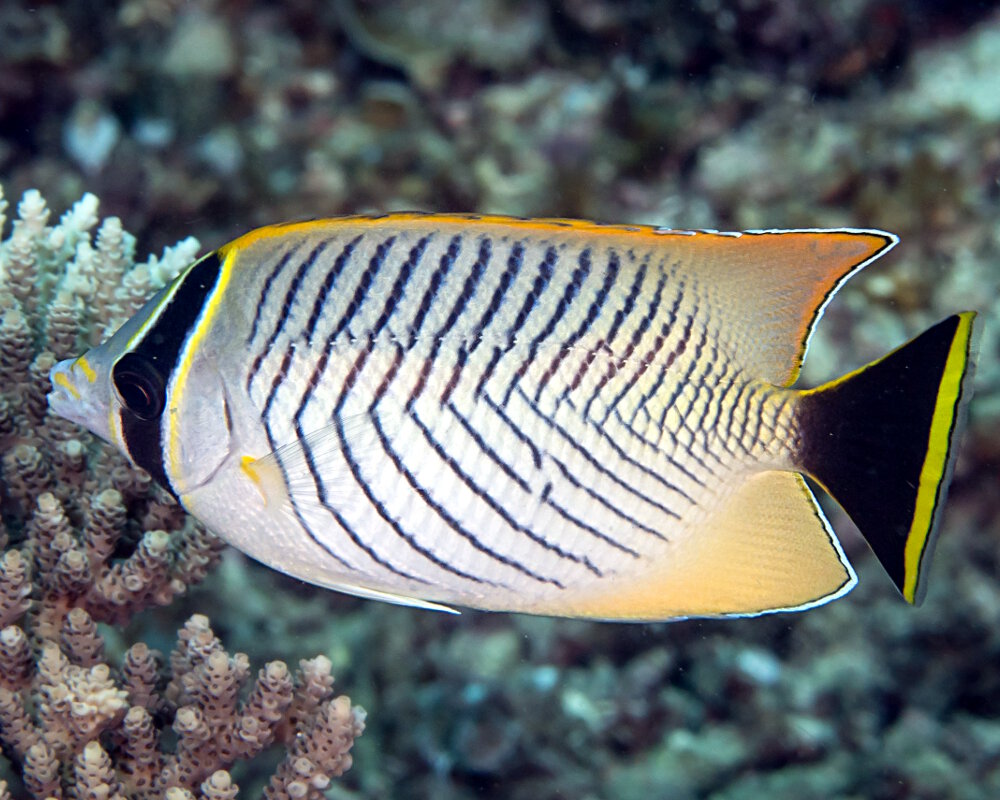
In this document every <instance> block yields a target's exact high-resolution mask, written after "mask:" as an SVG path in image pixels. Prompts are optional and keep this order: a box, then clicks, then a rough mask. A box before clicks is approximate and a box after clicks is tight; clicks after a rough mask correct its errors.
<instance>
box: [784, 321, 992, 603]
mask: <svg viewBox="0 0 1000 800" xmlns="http://www.w3.org/2000/svg"><path fill="white" fill-rule="evenodd" d="M975 316H976V315H975V312H972V311H967V312H965V313H962V314H956V315H954V316H951V317H948V319H945V320H943V321H941V322H939V323H938V324H937V325H935V326H933V327H932V328H929V329H928V330H926V331H924V332H923V333H922V334H920V336H918V337H917V338H915V339H913V340H912V341H910V342H907V343H906V344H904V345H903V346H902V347H900V348H898V349H897V350H894V351H893V352H891V353H889V355H887V356H885V357H884V358H881V359H879V360H878V361H875V362H873V363H871V364H869V365H867V366H865V367H862V368H861V369H859V370H856V371H855V372H852V373H850V374H849V375H846V376H844V377H843V378H839V379H837V380H835V381H832V382H830V383H828V384H826V385H824V386H820V387H818V388H816V389H812V390H809V391H806V392H803V395H802V404H801V407H800V412H799V421H800V428H799V430H800V432H801V434H800V440H799V449H798V454H797V456H798V462H799V465H800V466H801V468H802V469H803V471H805V472H806V473H807V474H808V475H810V476H811V477H813V478H815V479H816V480H817V481H818V482H819V483H820V484H821V485H822V486H823V488H824V489H826V490H827V491H828V492H829V493H830V494H831V495H832V496H833V498H834V499H835V500H836V501H837V502H838V503H840V505H841V506H842V507H843V508H844V510H845V511H846V512H847V513H848V514H849V515H850V517H851V519H852V520H854V522H855V524H856V525H857V526H858V528H859V529H860V530H861V533H862V534H863V535H864V537H865V538H866V539H867V540H868V544H869V545H870V546H871V548H872V550H873V551H874V552H875V555H876V556H878V559H879V561H881V562H882V566H883V567H884V568H885V570H886V572H888V573H889V575H890V577H891V578H892V579H893V581H895V583H896V586H897V587H898V588H899V591H900V592H902V594H903V597H904V598H906V600H907V601H908V602H910V603H914V604H919V603H920V602H921V600H922V599H923V595H924V592H925V590H926V581H925V577H926V573H927V569H928V566H929V564H930V561H931V555H932V554H933V551H934V544H935V538H936V533H937V531H936V528H937V523H938V517H939V516H940V509H941V508H942V506H943V505H944V497H945V492H946V490H947V487H948V482H949V480H950V479H951V470H952V465H953V461H954V454H955V451H956V449H957V447H956V445H957V439H958V435H959V431H960V429H961V427H962V423H963V417H964V407H965V405H966V404H967V402H968V399H969V396H970V395H971V387H970V379H971V375H972V365H973V361H974V357H973V351H974V339H975V337H974V328H975V326H974V324H973V323H974V320H975Z"/></svg>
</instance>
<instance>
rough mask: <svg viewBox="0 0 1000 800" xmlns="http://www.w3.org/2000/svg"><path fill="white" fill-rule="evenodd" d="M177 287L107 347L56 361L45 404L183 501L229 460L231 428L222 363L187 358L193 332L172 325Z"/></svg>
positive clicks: (205, 354)
mask: <svg viewBox="0 0 1000 800" xmlns="http://www.w3.org/2000/svg"><path fill="white" fill-rule="evenodd" d="M176 284H177V282H176V281H175V283H174V284H171V285H170V286H168V287H166V288H164V289H163V290H161V291H160V292H158V293H157V294H156V295H154V296H153V298H152V299H150V300H149V301H148V302H147V303H146V304H145V305H144V306H143V307H142V308H141V309H140V310H139V311H138V312H137V313H136V314H135V315H134V316H133V317H132V318H131V319H129V320H128V321H127V322H126V323H125V324H124V325H122V327H121V328H120V329H119V330H118V331H116V332H115V333H114V334H113V335H112V336H111V337H110V338H109V339H107V340H106V341H105V342H103V343H102V344H100V345H98V346H97V347H94V348H93V349H91V350H89V351H88V352H86V353H84V354H83V355H81V356H79V357H78V358H75V359H67V360H65V361H60V362H59V363H58V364H56V365H55V366H54V367H53V368H52V370H51V372H50V374H49V377H50V380H51V382H52V391H51V392H50V393H49V395H48V402H49V408H50V409H51V410H52V412H53V413H55V414H57V415H58V416H60V417H64V418H65V419H68V420H70V421H71V422H75V423H77V424H78V425H82V426H83V427H85V428H86V429H87V430H89V431H91V432H92V433H94V434H96V435H97V436H99V437H101V438H102V439H104V440H105V441H107V442H109V443H110V444H112V445H114V446H115V447H117V448H118V449H119V450H120V451H121V452H122V453H123V454H124V455H125V456H126V457H127V458H128V459H129V461H131V462H132V464H133V465H135V466H137V467H140V468H142V469H145V470H146V471H147V472H149V473H150V475H152V476H153V478H154V479H156V480H157V481H159V482H160V483H161V484H163V485H164V486H165V487H166V488H167V489H169V490H171V491H172V492H173V493H174V494H175V495H177V496H178V497H182V496H183V494H184V493H185V492H187V491H190V490H191V489H192V488H194V487H197V486H199V485H201V484H202V483H204V482H206V481H207V480H209V479H210V478H211V477H212V475H213V474H214V473H215V472H216V470H217V469H218V468H219V466H220V465H221V464H222V463H223V462H224V461H225V460H226V459H227V458H228V457H229V454H230V450H231V441H230V440H231V430H230V426H229V422H228V420H229V417H228V407H227V401H226V395H225V387H224V384H223V379H222V377H221V375H220V373H219V369H218V367H217V364H218V361H219V360H218V358H216V356H215V355H214V354H213V353H212V352H211V351H210V350H205V349H200V350H198V349H196V351H195V352H194V353H193V354H192V353H190V352H189V348H187V347H186V346H185V344H186V343H187V341H189V335H190V331H189V330H183V331H181V330H177V329H176V326H173V325H172V324H171V319H170V314H171V313H172V309H171V307H170V303H171V298H172V296H173V294H174V291H175V289H176Z"/></svg>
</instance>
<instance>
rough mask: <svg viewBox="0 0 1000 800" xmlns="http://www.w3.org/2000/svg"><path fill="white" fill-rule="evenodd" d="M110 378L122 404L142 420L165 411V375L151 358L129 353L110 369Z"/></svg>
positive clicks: (155, 416) (152, 417)
mask: <svg viewBox="0 0 1000 800" xmlns="http://www.w3.org/2000/svg"><path fill="white" fill-rule="evenodd" d="M111 380H112V381H113V382H114V385H115V391H116V392H117V393H118V399H119V400H121V402H122V405H124V406H125V408H127V409H128V410H129V411H131V412H132V413H133V414H135V415H136V416H137V417H138V418H139V419H142V420H153V419H156V418H157V417H159V416H160V414H161V413H162V412H163V404H164V400H165V390H164V383H163V376H162V375H161V374H160V371H159V370H158V369H157V368H156V367H155V366H154V365H153V362H151V361H150V360H149V359H147V358H144V357H143V356H141V355H138V354H137V353H126V354H125V355H123V356H122V357H121V358H119V359H118V361H117V362H116V363H115V366H114V368H113V369H112V370H111Z"/></svg>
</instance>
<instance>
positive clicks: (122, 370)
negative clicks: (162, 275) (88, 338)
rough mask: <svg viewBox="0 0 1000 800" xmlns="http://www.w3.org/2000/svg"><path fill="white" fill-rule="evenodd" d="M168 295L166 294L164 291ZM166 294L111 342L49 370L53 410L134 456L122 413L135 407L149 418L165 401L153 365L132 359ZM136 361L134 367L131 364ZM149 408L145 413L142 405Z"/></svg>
mask: <svg viewBox="0 0 1000 800" xmlns="http://www.w3.org/2000/svg"><path fill="white" fill-rule="evenodd" d="M164 291H165V290H164ZM162 295H163V292H162V291H161V292H160V293H158V294H157V295H156V296H154V297H153V298H152V299H151V300H150V301H149V302H148V303H146V305H145V306H143V308H142V309H140V310H139V311H138V312H137V313H136V314H135V315H134V316H133V317H132V318H131V319H129V320H128V321H127V322H126V323H125V324H124V325H122V326H121V328H119V329H118V330H117V331H116V332H115V333H114V334H113V335H112V336H111V337H110V338H108V339H106V340H105V341H104V342H102V343H101V344H99V345H98V346H97V347H94V348H91V349H90V350H88V351H87V352H86V353H84V354H83V355H81V356H79V357H77V358H69V359H66V360H65V361H60V362H58V363H57V364H56V365H55V366H54V367H53V368H52V369H51V370H50V372H49V380H50V382H51V383H52V391H50V392H49V394H48V402H49V408H50V409H51V410H52V412H53V413H54V414H56V415H58V416H60V417H63V418H65V419H68V420H69V421H70V422H75V423H76V424H77V425H81V426H83V427H84V428H86V429H87V430H89V431H90V432H91V433H93V434H96V435H97V436H99V437H101V438H102V439H104V440H105V441H106V442H108V443H110V444H113V445H115V446H116V447H117V448H118V449H119V450H121V451H122V452H123V453H124V454H125V455H126V456H128V455H129V453H128V448H127V447H126V444H125V440H124V438H123V434H122V415H123V413H127V412H129V411H130V407H129V404H130V403H131V404H132V407H133V408H135V409H138V410H139V411H140V413H144V414H145V415H146V416H150V415H153V414H152V412H154V411H155V405H156V404H157V402H159V401H161V400H162V395H163V389H164V382H163V376H162V374H160V370H158V369H156V367H155V365H153V364H149V365H146V364H143V363H140V361H139V359H138V358H134V357H128V358H126V356H129V355H130V353H131V352H132V350H133V345H134V344H135V343H136V341H137V339H138V338H139V336H140V334H141V329H142V325H143V322H144V320H146V319H148V318H149V316H150V314H151V313H152V309H153V308H155V306H156V305H157V304H158V303H159V301H160V300H161V299H162ZM130 362H131V365H130ZM143 403H145V404H147V405H148V410H147V411H145V412H143V411H142V409H141V408H140V405H141V404H143Z"/></svg>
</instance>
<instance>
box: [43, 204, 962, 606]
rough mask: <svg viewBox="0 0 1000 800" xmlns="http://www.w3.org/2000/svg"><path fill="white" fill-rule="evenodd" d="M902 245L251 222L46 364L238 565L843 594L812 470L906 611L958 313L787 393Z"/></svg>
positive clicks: (597, 600)
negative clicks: (827, 313) (813, 343)
mask: <svg viewBox="0 0 1000 800" xmlns="http://www.w3.org/2000/svg"><path fill="white" fill-rule="evenodd" d="M895 243H896V238H895V237H894V236H892V235H891V234H886V233H883V232H880V231H863V230H836V231H771V232H754V233H744V234H722V233H710V232H697V233H694V232H684V231H667V230H661V229H656V228H649V227H630V226H603V225H595V224H591V223H582V222H570V221H565V220H515V219H508V218H500V217H474V216H470V217H462V216H445V215H420V214H395V215H387V216H384V217H348V218H342V219H335V220H323V221H317V222H308V223H297V224H289V225H278V226H271V227H267V228H262V229H260V230H257V231H253V232H251V233H249V234H247V235H245V236H243V237H242V238H240V239H237V240H236V241H234V242H232V243H230V244H228V245H225V246H224V247H222V248H220V249H219V250H217V251H215V252H213V253H211V254H209V255H208V256H205V257H204V258H202V259H201V260H200V261H197V262H195V263H194V264H193V265H191V266H190V267H189V268H188V269H187V270H186V271H185V272H184V273H182V274H181V275H180V276H179V277H178V278H177V280H176V281H175V282H174V283H173V284H171V285H170V286H168V287H167V288H166V289H164V290H163V291H161V292H160V293H159V294H158V295H157V296H156V297H154V298H153V299H152V300H150V302H149V303H148V304H147V305H146V306H145V307H144V308H143V309H142V310H141V311H140V312H139V313H138V314H137V315H136V316H135V317H134V318H133V319H132V320H130V321H129V322H128V323H127V324H126V325H125V326H124V327H123V328H122V329H121V330H120V331H119V332H118V333H116V334H115V335H114V336H113V337H111V338H110V339H109V340H108V341H107V342H105V343H104V344H102V345H100V346H99V347H97V348H95V349H94V350H92V351H90V352H89V353H87V354H85V355H84V356H81V357H80V358H78V359H76V360H70V361H65V362H62V363H60V364H59V365H57V366H56V367H55V368H54V369H53V373H52V379H53V385H54V389H53V392H52V394H51V395H50V404H51V407H52V408H53V410H54V411H55V412H56V413H58V414H61V415H63V416H65V417H67V418H69V419H72V420H74V421H77V422H79V423H81V424H83V425H85V426H86V427H88V428H90V429H91V430H92V431H94V432H95V433H97V434H99V435H101V436H103V437H104V438H105V439H107V440H109V441H111V442H112V443H114V444H116V445H118V447H120V448H121V449H122V451H123V452H124V453H125V454H126V455H127V456H128V457H129V458H130V459H131V460H132V461H133V462H134V463H135V464H136V465H137V466H139V467H142V468H144V469H146V470H147V471H149V472H150V473H151V474H152V475H153V476H154V477H155V478H157V479H158V480H159V481H160V482H161V483H162V484H163V485H164V486H165V487H167V488H168V489H169V490H170V491H171V492H172V493H173V494H174V495H175V496H176V497H177V498H178V500H179V501H180V502H181V503H182V504H183V505H184V507H185V508H186V509H187V510H188V511H190V512H191V513H192V514H193V515H194V516H196V517H197V518H199V519H200V520H202V521H203V522H204V523H205V524H206V525H207V526H208V527H209V528H210V529H211V530H213V531H214V532H215V533H217V534H219V535H220V536H222V537H223V538H224V539H226V540H227V541H229V542H230V543H231V544H233V545H235V546H236V547H238V548H239V549H241V550H243V551H244V552H246V553H248V554H249V555H251V556H252V557H254V558H256V559H258V560H260V561H263V562H264V563H266V564H269V565H271V566H273V567H275V568H276V569H279V570H281V571H283V572H286V573H288V574H290V575H294V576H296V577H299V578H301V579H303V580H306V581H309V582H311V583H315V584H319V585H323V586H327V587H331V588H334V589H339V590H342V591H347V592H351V593H354V594H358V595H362V596H369V597H378V598H381V599H387V600H390V601H394V602H403V603H408V604H414V605H422V606H428V607H436V608H441V607H447V606H450V605H459V606H469V607H474V608H483V609H494V610H510V611H523V612H530V613H544V614H555V615H566V616H583V617H595V618H603V619H630V620H648V619H669V618H677V617H686V616H726V615H749V614H757V613H763V612H766V611H774V610H792V609H801V608H808V607H810V606H813V605H816V604H819V603H822V602H825V601H827V600H830V599H832V598H834V597H838V596H840V595H842V594H844V593H845V592H847V591H848V590H849V589H850V588H851V587H852V586H853V585H854V583H855V582H856V577H855V574H854V571H853V569H852V568H851V566H850V564H849V562H848V561H847V559H846V557H845V556H844V553H843V550H842V548H841V547H840V544H839V543H838V541H837V538H836V536H835V535H834V533H833V531H832V530H831V528H830V526H829V524H828V523H827V521H826V520H825V518H824V516H823V514H822V512H821V510H820V509H819V507H818V505H817V503H816V501H815V498H814V497H813V494H812V492H811V491H810V489H809V487H808V485H807V484H806V482H805V480H804V479H803V475H808V476H810V477H812V478H813V479H815V480H816V481H817V482H819V483H820V484H821V485H822V486H824V487H825V488H826V489H828V490H829V491H830V492H831V493H832V494H833V496H834V497H835V498H836V499H838V500H839V501H840V502H841V503H842V504H843V505H844V507H845V508H846V509H847V511H848V512H849V513H850V514H852V516H854V517H855V520H856V521H857V522H858V524H859V526H861V528H862V530H863V532H864V533H865V535H866V536H867V537H868V541H869V543H870V544H871V545H872V547H873V549H874V550H875V552H876V554H877V555H878V556H879V558H880V560H881V561H882V563H883V565H884V566H885V567H886V569H887V571H889V573H890V575H891V576H892V578H893V579H894V581H895V582H896V584H897V586H898V587H899V589H900V591H901V592H902V593H903V595H904V596H905V597H906V598H907V599H908V600H910V601H911V602H916V601H918V600H919V599H920V597H921V594H922V592H923V588H924V582H923V580H922V579H923V576H924V574H925V569H926V566H927V563H928V562H929V560H930V559H929V556H930V552H931V550H932V547H933V542H934V533H935V526H936V521H937V516H938V511H939V509H940V507H941V504H942V501H943V492H944V489H945V487H946V485H947V480H948V477H949V470H950V464H951V462H952V459H953V455H954V447H953V438H954V435H955V431H956V430H957V429H958V427H959V423H960V419H961V412H962V408H963V406H964V404H965V402H966V401H967V399H968V375H969V372H970V365H971V362H972V357H971V356H972V349H973V344H972V343H973V339H974V336H973V334H974V330H973V328H974V325H973V320H974V316H975V315H974V314H973V313H972V312H965V313H963V314H958V315H955V316H953V317H951V318H949V319H948V320H945V321H944V322H942V323H939V325H937V326H935V327H934V328H932V329H930V330H929V331H928V332H926V333H925V334H923V335H922V336H921V337H918V338H917V339H916V340H914V341H913V342H911V343H909V344H908V345H905V346H904V347H902V348H900V349H899V350H897V351H895V352H894V353H892V354H890V355H889V356H887V357H886V358H885V359H882V360H881V361H879V362H876V363H875V364H874V365H870V366H869V367H867V368H864V369H862V370H859V371H858V372H857V373H856V374H852V375H851V376H847V377H845V378H842V379H839V380H837V381H834V382H832V383H831V384H828V385H827V386H825V387H820V388H819V389H814V390H804V391H803V390H797V389H793V388H791V387H792V384H793V383H794V382H795V380H796V378H797V376H798V373H799V369H800V365H801V363H802V360H803V358H804V356H805V351H806V346H807V343H808V339H809V336H810V334H811V332H812V329H813V327H814V325H815V323H816V322H817V320H818V318H819V317H820V315H821V312H822V309H823V307H824V306H825V304H826V303H827V302H828V301H829V299H830V297H831V296H832V295H833V293H834V292H835V291H836V289H837V288H838V287H839V286H840V285H841V284H842V283H843V282H844V281H845V280H846V279H847V278H848V277H849V276H850V275H852V274H854V273H855V272H856V271H857V270H858V269H860V268H862V267H863V266H865V265H866V264H868V263H870V262H871V261H872V260H874V259H875V258H877V257H879V256H880V255H882V254H883V253H884V252H886V251H887V250H888V249H890V248H891V247H892V246H894V244H895ZM900 403H907V404H910V405H912V407H913V408H914V409H915V410H914V413H913V415H912V418H910V417H905V418H904V417H902V416H901V415H900V414H899V408H900ZM442 604H444V605H442Z"/></svg>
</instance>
